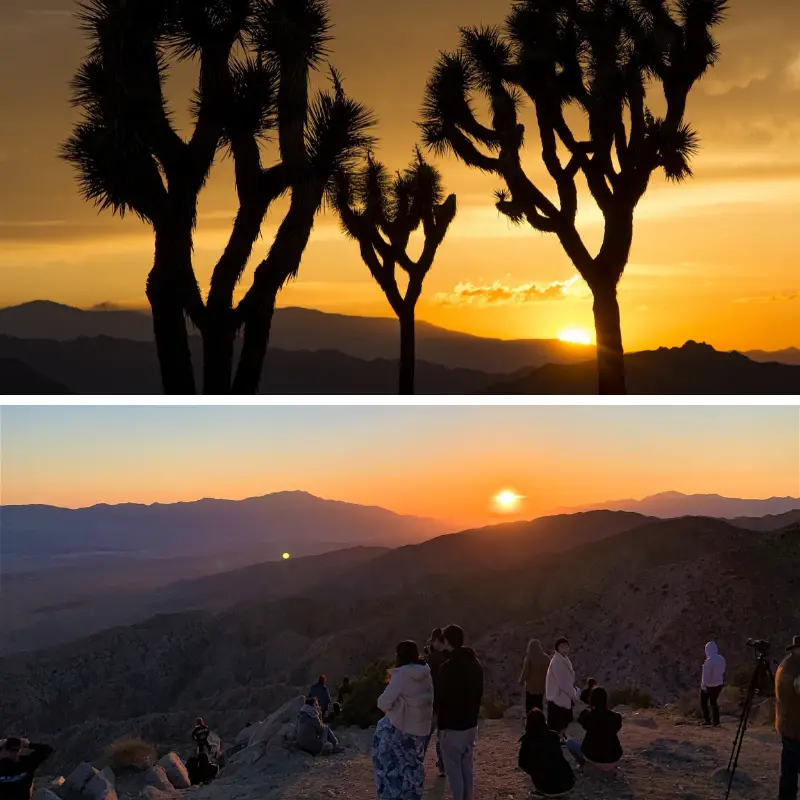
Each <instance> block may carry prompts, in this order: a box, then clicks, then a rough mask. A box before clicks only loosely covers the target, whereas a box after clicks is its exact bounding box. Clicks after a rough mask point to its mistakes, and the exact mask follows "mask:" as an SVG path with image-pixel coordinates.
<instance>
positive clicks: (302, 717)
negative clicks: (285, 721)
mask: <svg viewBox="0 0 800 800" xmlns="http://www.w3.org/2000/svg"><path fill="white" fill-rule="evenodd" d="M294 736H295V743H296V744H297V746H298V747H299V748H300V749H301V750H305V752H306V753H310V754H311V755H312V756H318V755H319V754H320V753H323V752H325V753H328V752H332V751H333V750H335V749H336V748H337V747H338V746H339V740H338V739H337V738H336V736H335V735H334V733H333V731H332V730H331V729H330V727H329V726H328V725H326V724H325V723H324V722H323V720H322V710H321V709H320V707H319V702H318V701H317V698H316V697H312V696H311V695H309V696H308V697H307V698H306V702H305V705H304V706H303V707H302V708H301V709H300V713H299V714H298V715H297V722H296V724H295V729H294Z"/></svg>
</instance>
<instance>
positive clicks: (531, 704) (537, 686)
mask: <svg viewBox="0 0 800 800" xmlns="http://www.w3.org/2000/svg"><path fill="white" fill-rule="evenodd" d="M549 667H550V656H549V655H547V653H545V651H544V648H543V647H542V643H541V642H540V641H539V640H538V639H531V640H530V641H529V642H528V648H527V651H526V652H525V660H524V661H523V662H522V673H521V674H520V676H519V685H520V686H524V687H525V713H526V714H530V712H531V711H533V709H534V708H540V709H542V710H544V689H545V682H546V681H547V670H548V669H549Z"/></svg>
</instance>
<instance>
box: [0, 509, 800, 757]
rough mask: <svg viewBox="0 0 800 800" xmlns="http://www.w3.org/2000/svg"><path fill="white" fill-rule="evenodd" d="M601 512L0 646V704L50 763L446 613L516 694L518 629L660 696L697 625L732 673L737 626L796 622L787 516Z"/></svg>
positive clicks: (351, 660)
mask: <svg viewBox="0 0 800 800" xmlns="http://www.w3.org/2000/svg"><path fill="white" fill-rule="evenodd" d="M600 513H601V516H597V517H593V516H592V515H591V514H586V515H579V517H580V519H579V520H578V521H576V522H575V523H574V524H576V525H579V526H580V525H582V526H583V527H584V531H583V534H581V535H582V536H583V544H578V539H579V537H578V536H577V534H575V529H572V534H571V535H573V537H574V538H572V539H570V538H569V535H568V531H567V529H566V527H565V525H566V523H565V522H564V521H563V519H562V520H559V519H558V518H551V520H550V521H549V522H547V523H546V524H545V525H544V527H542V526H541V525H540V526H539V527H538V528H534V529H527V530H526V529H524V528H523V527H519V526H516V527H515V526H509V527H508V529H507V530H506V534H507V537H508V538H507V539H506V540H504V541H501V536H500V534H498V532H497V531H493V532H492V533H488V532H483V533H482V532H481V531H473V532H467V533H465V534H462V535H452V536H445V537H440V538H439V539H436V540H433V541H432V542H427V543H424V544H422V545H417V546H415V547H412V548H401V549H399V550H393V551H389V552H387V553H385V554H383V555H380V556H378V557H377V558H375V559H372V560H371V561H370V562H369V563H366V564H364V565H362V566H356V567H354V568H353V569H351V570H349V571H347V572H345V573H342V574H339V575H338V576H337V577H336V579H335V580H334V581H333V582H332V583H330V584H322V585H319V586H315V587H312V588H310V589H309V590H308V591H306V592H304V593H303V594H302V595H297V596H291V597H281V598H278V599H272V600H269V599H268V600H264V601H259V602H251V601H248V602H247V603H244V604H242V605H240V606H238V607H236V608H233V609H228V610H226V611H224V612H220V613H216V614H215V613H210V612H206V611H198V612H191V613H183V614H175V615H161V616H157V617H154V618H152V619H151V620H149V621H147V622H145V623H141V624H138V625H134V626H125V627H120V628H116V629H112V630H109V631H104V632H102V633H98V634H95V635H94V636H92V637H89V638H87V639H83V640H79V641H76V642H72V643H70V644H68V645H64V646H61V647H56V648H51V649H47V650H43V651H39V652H34V653H28V654H17V655H15V656H11V657H8V658H4V659H0V680H1V681H2V683H3V686H4V689H5V691H4V692H3V693H2V696H0V719H2V720H3V722H4V728H8V729H14V730H19V731H20V732H21V733H23V734H25V735H27V736H28V738H31V739H36V738H41V739H44V740H46V741H51V742H53V743H54V744H55V745H56V747H57V748H58V751H59V755H58V758H59V759H62V760H63V762H64V764H63V766H62V764H61V762H59V761H58V760H56V761H54V764H56V765H57V766H58V768H59V769H66V768H67V767H68V766H69V763H72V762H74V761H75V760H82V759H93V758H96V757H98V756H99V755H100V754H101V753H102V749H103V747H104V746H105V745H106V744H107V743H108V742H109V741H112V740H114V739H116V738H118V737H120V736H124V735H126V734H140V735H142V736H143V737H144V738H147V739H149V740H151V741H156V742H158V743H159V744H160V745H163V746H165V747H177V746H179V745H180V744H181V743H182V742H185V740H186V737H187V735H188V731H189V730H190V729H191V726H192V723H193V720H194V717H195V716H196V715H197V714H202V715H203V716H204V717H205V718H206V719H207V721H209V723H210V724H211V725H212V726H213V727H214V728H215V729H217V730H218V731H219V733H220V735H221V736H222V737H223V739H224V740H228V739H230V737H231V736H234V737H235V736H236V734H237V733H238V731H239V730H240V729H241V728H242V727H243V726H244V724H245V723H246V722H248V721H252V720H257V719H264V718H266V716H267V715H268V714H269V713H270V712H272V711H273V710H274V709H275V708H277V707H278V706H279V705H281V703H283V702H285V701H287V700H289V699H291V698H292V697H295V696H297V694H298V693H299V692H301V691H303V690H304V689H305V687H307V686H308V685H309V683H310V682H312V680H313V679H314V678H315V676H316V675H318V674H319V673H326V674H327V675H329V676H330V680H331V683H333V684H336V683H338V681H339V680H340V678H341V676H343V675H360V674H361V673H362V672H363V670H364V668H365V666H366V665H367V664H368V663H369V662H370V661H372V660H374V659H376V658H379V657H384V656H386V655H388V654H389V653H391V652H392V650H393V648H394V645H395V643H396V642H397V641H398V640H400V639H403V638H407V637H412V638H416V639H417V640H420V641H421V640H424V638H425V636H426V635H427V633H428V632H429V631H430V630H431V628H432V627H434V626H435V625H437V624H439V625H441V624H446V623H448V622H450V621H458V622H461V623H462V624H463V625H464V627H465V628H466V631H467V635H468V638H469V643H470V644H472V645H473V646H474V647H475V649H476V650H477V652H478V655H479V657H480V658H481V660H482V661H483V662H484V664H485V667H486V684H487V691H488V692H489V693H491V694H493V695H495V696H496V697H497V698H499V700H500V701H502V702H503V703H504V704H505V705H507V706H508V705H513V704H515V703H517V702H518V698H519V695H518V687H517V685H516V678H517V676H518V672H519V669H520V665H521V661H522V656H523V654H524V649H525V643H526V641H527V640H528V638H530V637H537V638H540V639H542V641H544V642H546V643H549V642H552V641H553V639H554V638H555V637H556V636H558V635H560V634H562V633H565V634H566V635H568V636H569V637H570V638H571V641H572V644H573V662H574V664H575V667H576V670H577V674H578V679H579V680H582V679H584V678H585V677H587V676H588V675H593V676H595V677H596V678H598V679H599V680H600V681H601V682H603V683H604V684H605V685H607V686H608V687H609V688H626V687H627V688H632V687H639V688H641V689H643V690H646V691H647V692H649V693H650V694H651V695H652V697H653V699H654V700H655V701H656V702H657V703H662V704H663V703H666V702H670V701H674V700H676V699H677V698H679V697H680V695H681V694H682V693H683V692H685V691H687V690H691V691H692V692H694V691H695V690H696V685H697V679H698V674H699V670H700V664H701V662H702V658H703V645H704V644H705V642H706V641H707V640H708V639H709V638H714V639H715V640H716V641H717V642H718V643H719V644H720V646H721V649H722V652H723V654H724V655H725V656H726V658H727V659H728V665H729V675H734V674H736V673H739V672H741V671H742V670H747V669H749V667H750V665H751V663H752V656H753V654H752V651H751V650H750V649H749V648H747V647H746V646H745V639H746V638H747V637H749V636H754V637H759V638H760V637H764V638H767V639H770V640H771V641H773V642H774V644H775V650H774V655H775V656H778V655H780V653H781V652H782V644H783V642H785V641H787V640H788V639H789V638H790V637H791V635H793V634H794V633H796V632H797V630H800V611H798V608H797V606H796V602H795V600H796V597H797V594H798V585H799V584H800V575H798V572H797V569H796V565H797V563H799V562H800V527H798V526H797V525H796V524H795V525H793V526H789V527H787V528H785V529H780V530H777V531H767V532H756V531H749V530H745V529H743V528H740V527H737V526H733V525H731V524H729V523H726V522H723V521H721V520H714V519H705V518H684V519H679V520H657V521H653V520H648V519H647V518H642V517H637V515H633V514H628V515H626V514H619V515H615V514H614V512H600ZM633 522H635V523H636V524H632V523H633ZM601 523H602V525H604V526H605V527H604V528H603V530H602V531H600V528H601ZM487 530H488V531H492V529H487ZM548 531H549V533H550V534H553V532H554V531H556V532H558V535H555V536H554V538H553V537H551V538H548V536H547V535H545V534H546V533H547V532H548ZM601 532H602V533H603V534H604V535H603V536H600V533H601ZM567 541H568V542H569V544H571V545H572V547H566V549H559V546H560V545H563V544H564V543H565V542H567ZM548 542H549V544H548ZM554 548H555V550H556V552H553V549H554ZM415 553H416V557H414V554H415ZM779 645H780V647H778V646H779Z"/></svg>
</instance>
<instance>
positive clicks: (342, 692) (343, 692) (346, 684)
mask: <svg viewBox="0 0 800 800" xmlns="http://www.w3.org/2000/svg"><path fill="white" fill-rule="evenodd" d="M352 691H353V686H352V684H351V683H350V678H348V677H347V675H345V676H344V678H342V685H341V686H340V687H339V692H338V694H337V695H336V702H337V703H338V704H339V705H340V706H343V705H344V701H345V700H346V699H347V695H349V694H350V693H351V692H352Z"/></svg>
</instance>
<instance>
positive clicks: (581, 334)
mask: <svg viewBox="0 0 800 800" xmlns="http://www.w3.org/2000/svg"><path fill="white" fill-rule="evenodd" d="M558 338H559V340H560V341H562V342H570V343H571V344H591V343H592V334H591V333H589V331H587V330H584V329H583V328H568V329H567V330H565V331H561V333H559V334H558Z"/></svg>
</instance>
